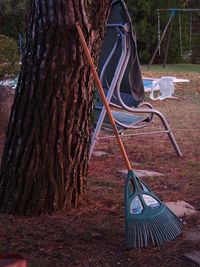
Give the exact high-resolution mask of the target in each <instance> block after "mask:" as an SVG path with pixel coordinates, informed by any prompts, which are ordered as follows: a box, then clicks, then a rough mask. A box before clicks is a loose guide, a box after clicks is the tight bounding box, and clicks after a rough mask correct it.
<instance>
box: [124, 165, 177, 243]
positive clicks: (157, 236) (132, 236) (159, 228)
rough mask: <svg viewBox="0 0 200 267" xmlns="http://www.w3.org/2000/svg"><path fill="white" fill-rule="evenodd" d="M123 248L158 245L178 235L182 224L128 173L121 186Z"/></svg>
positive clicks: (132, 174) (141, 183)
mask: <svg viewBox="0 0 200 267" xmlns="http://www.w3.org/2000/svg"><path fill="white" fill-rule="evenodd" d="M125 221H126V246H127V248H136V247H147V246H150V245H152V246H159V245H162V244H164V243H165V242H168V241H171V240H174V239H175V238H176V237H177V236H179V235H180V233H181V228H182V222H181V221H180V220H179V219H178V218H177V217H176V215H175V214H174V213H173V212H172V211H171V210H169V209H168V208H167V207H166V206H165V205H164V204H163V203H162V202H161V201H160V200H159V199H158V197H157V196H156V195H155V194H154V193H153V192H151V191H150V190H149V188H148V187H147V186H146V185H145V184H144V183H143V182H142V181H141V180H140V179H139V178H137V177H136V176H135V174H134V172H133V171H132V170H131V171H129V172H128V176H127V179H126V184H125Z"/></svg>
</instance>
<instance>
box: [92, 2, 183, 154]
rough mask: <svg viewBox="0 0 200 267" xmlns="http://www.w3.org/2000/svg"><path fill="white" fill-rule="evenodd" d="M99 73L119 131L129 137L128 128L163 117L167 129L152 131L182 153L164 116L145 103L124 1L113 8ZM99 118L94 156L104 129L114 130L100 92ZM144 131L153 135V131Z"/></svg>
mask: <svg viewBox="0 0 200 267" xmlns="http://www.w3.org/2000/svg"><path fill="white" fill-rule="evenodd" d="M99 73H100V80H101V83H102V86H103V88H104V90H105V93H106V96H107V101H108V102H109V104H110V107H111V108H112V113H113V117H114V119H115V122H116V125H117V127H118V130H119V132H120V133H123V136H126V133H125V132H126V130H128V129H141V128H143V127H146V126H149V125H150V124H151V123H152V121H153V119H154V116H157V117H158V118H159V119H160V120H161V122H162V124H163V126H164V130H162V131H154V132H151V133H167V134H168V136H169V138H170V141H171V143H172V145H173V147H174V149H175V151H176V153H177V155H178V156H182V153H181V150H180V148H179V146H178V144H177V142H176V140H175V137H174V135H173V133H172V131H171V129H170V127H169V124H168V122H167V120H166V118H165V117H164V115H163V114H162V113H161V112H159V111H158V110H155V109H153V106H152V105H151V104H149V103H147V102H142V101H143V99H144V86H143V80H142V76H141V71H140V64H139V60H138V55H137V46H136V38H135V34H134V32H133V27H132V23H131V19H130V16H129V13H128V10H127V8H126V5H125V3H124V1H123V0H115V1H112V9H111V13H110V15H109V18H108V23H107V27H106V34H105V38H104V41H103V45H102V49H101V52H100V59H99ZM95 120H97V124H96V128H95V130H94V133H93V136H92V140H91V146H90V156H91V154H92V151H93V149H94V146H95V142H96V140H97V139H98V138H100V137H99V132H100V129H101V128H104V129H106V130H107V131H111V127H110V124H109V120H108V118H107V116H106V110H105V108H104V107H103V105H102V103H101V100H100V97H99V96H98V95H96V104H95V115H94V121H95ZM135 134H136V133H135ZM135 134H134V135H135ZM139 134H141V133H139ZM143 134H149V132H144V133H143Z"/></svg>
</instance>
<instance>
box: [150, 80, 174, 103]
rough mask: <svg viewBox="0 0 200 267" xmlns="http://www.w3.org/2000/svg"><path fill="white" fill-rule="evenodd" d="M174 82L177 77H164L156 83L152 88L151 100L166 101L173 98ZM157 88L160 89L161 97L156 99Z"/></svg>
mask: <svg viewBox="0 0 200 267" xmlns="http://www.w3.org/2000/svg"><path fill="white" fill-rule="evenodd" d="M174 80H175V77H171V76H163V77H162V78H160V80H158V81H154V82H153V84H152V88H151V94H150V98H151V99H152V100H164V99H166V98H173V94H174ZM156 87H159V89H160V95H159V96H157V97H155V96H154V92H155V89H156Z"/></svg>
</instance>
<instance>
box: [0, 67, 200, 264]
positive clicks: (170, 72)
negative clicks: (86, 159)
mask: <svg viewBox="0 0 200 267" xmlns="http://www.w3.org/2000/svg"><path fill="white" fill-rule="evenodd" d="M173 67H174V66H170V67H167V68H166V69H165V70H162V69H161V68H160V71H159V70H158V69H156V67H154V66H153V67H152V69H149V70H146V69H145V68H142V73H143V75H144V76H147V77H160V76H164V75H165V76H176V77H177V78H185V79H190V83H183V84H176V88H175V93H176V95H179V96H180V98H178V99H167V100H165V101H162V102H161V101H155V102H152V101H150V102H151V103H152V104H153V105H154V107H155V108H156V109H158V110H160V111H161V112H163V113H164V114H165V115H166V117H167V119H168V122H169V124H170V126H171V128H172V129H173V131H174V134H175V137H176V140H177V142H178V144H179V145H180V148H181V150H182V153H183V157H182V158H180V157H177V155H176V153H175V152H174V150H173V147H172V146H171V143H170V142H169V140H168V138H167V136H165V135H162V134H161V135H149V136H146V137H144V136H137V137H136V136H134V137H131V138H127V139H124V144H125V147H126V149H127V152H128V156H129V158H130V160H131V163H132V166H133V168H134V169H139V170H151V171H155V172H159V173H161V174H163V175H162V176H158V177H154V176H152V177H151V176H150V177H144V179H143V180H144V181H145V182H146V184H147V185H148V186H149V187H150V188H151V189H152V190H153V192H154V193H156V195H158V197H159V198H160V199H161V200H163V201H177V200H184V201H186V202H188V203H189V204H191V205H192V206H194V207H195V208H196V209H197V210H200V123H199V118H200V73H199V70H198V68H199V67H198V66H196V67H195V68H196V71H193V72H192V71H191V72H190V71H189V70H187V71H185V70H186V69H187V68H188V69H190V67H185V66H180V68H179V70H177V71H176V72H175V70H174V69H173ZM176 68H177V67H176ZM161 70H162V71H161ZM146 100H148V101H149V95H146ZM157 127H160V124H159V122H158V121H155V123H154V124H153V125H152V126H151V129H150V130H153V129H155V128H157ZM95 151H103V152H105V153H106V154H104V155H102V156H95V155H93V156H92V158H91V161H90V164H89V173H88V186H87V190H86V194H85V198H84V199H83V201H82V203H81V204H80V206H79V207H78V208H77V209H72V210H70V211H69V212H62V213H57V214H54V215H43V216H40V217H14V216H10V215H9V216H7V215H0V229H1V231H0V254H2V253H17V254H22V255H24V256H25V258H26V259H27V260H28V261H29V264H30V265H29V267H55V266H58V267H62V266H63V267H64V266H65V267H66V266H67V267H110V266H111V267H115V266H123V267H128V266H130V267H133V266H136V267H145V266H147V267H155V266H159V267H162V266H163V267H167V266H171V267H174V266H176V267H188V266H194V265H192V264H191V263H190V262H189V261H187V260H186V259H185V258H184V257H183V254H184V253H186V252H191V251H193V250H200V241H199V240H196V241H195V240H193V241H191V240H189V239H188V238H187V236H188V233H190V231H192V230H198V231H199V229H200V215H199V213H198V214H197V215H192V216H190V217H182V221H183V223H184V228H183V233H182V235H181V236H180V237H179V238H178V239H176V240H174V241H172V242H169V243H167V244H165V245H163V246H162V247H158V248H156V247H148V248H144V249H134V250H130V251H129V250H126V249H125V247H124V204H123V190H124V181H125V176H124V175H123V174H122V173H121V172H120V171H121V170H123V169H125V166H124V162H123V160H122V158H121V155H120V152H119V148H118V146H117V144H116V142H115V140H114V139H103V140H101V141H99V142H98V143H97V145H96V147H95Z"/></svg>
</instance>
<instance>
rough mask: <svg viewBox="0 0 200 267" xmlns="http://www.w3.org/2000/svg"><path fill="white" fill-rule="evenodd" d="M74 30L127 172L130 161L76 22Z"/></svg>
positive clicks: (129, 167) (129, 168)
mask: <svg viewBox="0 0 200 267" xmlns="http://www.w3.org/2000/svg"><path fill="white" fill-rule="evenodd" d="M76 28H77V31H78V34H79V37H80V40H81V44H82V46H83V49H84V51H85V55H86V57H87V60H88V62H89V64H90V67H91V69H92V73H93V75H94V79H95V82H96V84H97V87H98V90H99V93H100V95H101V98H102V101H103V104H104V106H105V109H106V111H107V114H108V117H109V120H110V123H111V125H112V127H113V131H114V134H115V137H116V139H117V143H118V145H119V147H120V150H121V153H122V157H123V159H124V161H125V164H126V167H127V169H128V170H131V164H130V161H129V159H128V156H127V153H126V150H125V148H124V145H123V143H122V140H121V138H120V135H119V133H118V130H117V127H116V124H115V121H114V119H113V116H112V113H111V110H110V107H109V104H108V102H107V99H106V96H105V94H104V90H103V88H102V85H101V82H100V80H99V76H98V74H97V71H96V69H95V66H94V63H93V60H92V57H91V55H90V51H89V49H88V47H87V44H86V41H85V37H84V35H83V32H82V30H81V27H80V25H79V23H78V22H76Z"/></svg>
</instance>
